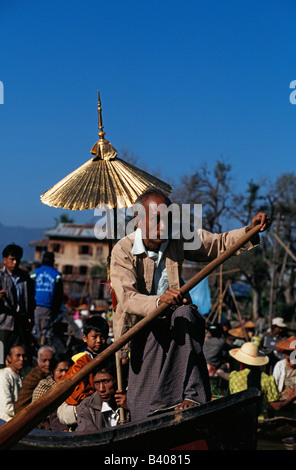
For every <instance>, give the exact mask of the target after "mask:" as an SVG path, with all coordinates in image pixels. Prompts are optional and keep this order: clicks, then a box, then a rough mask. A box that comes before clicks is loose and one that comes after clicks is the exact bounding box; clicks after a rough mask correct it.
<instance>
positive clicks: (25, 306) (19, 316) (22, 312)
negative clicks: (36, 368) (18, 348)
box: [0, 244, 35, 368]
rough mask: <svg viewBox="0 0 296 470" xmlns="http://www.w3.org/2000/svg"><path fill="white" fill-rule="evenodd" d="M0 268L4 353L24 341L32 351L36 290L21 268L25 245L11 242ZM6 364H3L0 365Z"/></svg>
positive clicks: (0, 328) (0, 337) (0, 331)
mask: <svg viewBox="0 0 296 470" xmlns="http://www.w3.org/2000/svg"><path fill="white" fill-rule="evenodd" d="M2 256H3V264H4V266H3V269H2V270H1V271H0V341H1V342H2V344H3V346H4V357H6V355H7V354H8V352H9V350H10V348H11V346H13V344H16V343H22V344H24V345H25V346H26V349H27V351H28V352H29V351H30V334H31V330H32V327H33V324H34V308H35V290H34V283H33V282H32V280H31V278H30V275H29V273H27V272H26V271H25V270H23V269H21V268H20V267H19V266H20V262H21V259H22V256H23V249H22V247H20V246H18V245H15V244H10V245H7V246H6V247H5V248H4V250H3V252H2ZM1 367H4V364H0V368H1Z"/></svg>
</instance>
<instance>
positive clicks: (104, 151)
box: [90, 90, 117, 160]
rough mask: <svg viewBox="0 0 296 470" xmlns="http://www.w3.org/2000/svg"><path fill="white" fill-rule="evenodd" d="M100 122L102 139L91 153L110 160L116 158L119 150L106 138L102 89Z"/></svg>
mask: <svg viewBox="0 0 296 470" xmlns="http://www.w3.org/2000/svg"><path fill="white" fill-rule="evenodd" d="M98 123H99V132H98V136H99V137H100V139H99V140H98V141H97V142H96V143H95V145H94V146H93V147H92V149H91V151H90V152H91V153H92V154H93V155H95V157H94V159H96V160H97V159H99V158H100V159H102V160H110V159H111V158H115V157H116V155H117V150H116V149H115V148H114V147H113V146H112V145H111V144H110V142H108V140H106V139H105V134H106V132H104V131H103V129H104V127H103V119H102V105H101V97H100V91H99V90H98Z"/></svg>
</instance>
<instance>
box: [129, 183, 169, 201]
mask: <svg viewBox="0 0 296 470" xmlns="http://www.w3.org/2000/svg"><path fill="white" fill-rule="evenodd" d="M150 196H161V197H163V198H164V200H165V201H166V203H167V205H168V206H170V205H171V203H172V202H171V200H170V198H169V197H168V195H167V194H166V193H165V192H164V191H162V190H161V189H159V188H156V187H155V186H149V188H147V189H146V190H145V191H144V192H143V193H142V194H141V195H140V196H139V197H138V198H137V200H136V201H135V204H145V202H146V201H147V199H148V198H149V197H150Z"/></svg>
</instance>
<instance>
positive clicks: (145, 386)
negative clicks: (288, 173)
mask: <svg viewBox="0 0 296 470" xmlns="http://www.w3.org/2000/svg"><path fill="white" fill-rule="evenodd" d="M138 204H142V206H143V207H144V209H145V211H144V212H141V211H140V212H139V213H136V214H135V231H134V232H133V233H132V234H129V235H127V236H126V237H124V238H123V239H121V240H119V241H118V242H117V243H116V244H115V246H114V248H113V251H112V255H111V265H110V279H111V285H112V288H113V289H114V292H115V294H116V300H117V305H116V308H115V309H114V310H113V312H112V324H111V323H110V318H109V317H108V314H106V312H105V313H103V314H102V312H100V313H99V312H96V311H95V310H92V309H91V307H90V306H89V305H82V306H80V309H79V310H76V309H74V310H73V309H72V308H71V307H69V305H67V302H66V299H65V296H64V293H63V279H62V276H61V274H60V273H59V272H58V271H57V270H56V269H55V268H54V257H53V254H52V253H45V254H44V257H43V262H42V265H41V266H40V267H39V268H37V269H34V271H33V272H31V273H28V272H26V271H25V270H23V269H21V268H20V262H21V258H22V249H21V248H20V247H18V246H16V245H13V244H11V245H9V246H7V247H5V249H4V250H3V253H2V254H3V269H2V270H1V271H0V307H1V309H0V341H1V344H3V346H4V356H3V358H4V360H3V365H2V370H0V419H1V420H3V421H7V420H9V419H11V418H12V417H13V416H15V415H17V413H19V412H20V411H21V410H23V409H24V407H26V406H27V405H28V404H30V403H31V402H34V401H35V400H37V399H39V398H40V397H41V396H42V395H43V394H44V393H46V392H47V391H48V390H50V389H52V387H54V386H55V384H56V383H59V382H60V381H63V380H65V379H67V378H71V377H72V376H73V375H74V374H75V373H76V372H77V371H79V370H80V369H81V368H82V367H83V366H85V365H86V364H88V363H89V362H90V361H91V360H92V359H93V358H95V357H97V355H98V354H100V353H101V352H102V351H103V350H104V349H105V348H107V347H108V345H109V344H111V342H112V341H113V340H115V341H116V340H117V339H118V338H119V337H120V336H121V335H122V334H124V333H125V332H126V331H128V330H129V329H130V328H132V327H133V326H134V325H135V324H136V323H138V322H139V321H140V320H141V319H142V318H144V317H146V316H147V315H148V314H149V313H150V312H152V311H153V310H154V309H157V308H158V307H159V306H161V305H162V304H165V310H163V313H162V315H159V316H158V317H157V318H154V320H153V321H152V322H151V324H148V325H147V326H146V327H145V328H143V329H142V330H141V331H139V332H138V333H137V335H135V336H134V337H133V338H132V339H131V340H130V341H129V342H128V343H127V344H125V345H124V347H122V348H121V349H120V362H121V366H122V375H123V386H122V388H119V387H118V385H117V374H116V364H115V362H116V361H115V357H113V356H110V357H108V359H106V360H105V361H103V362H102V363H101V364H100V365H99V366H98V368H97V369H95V370H93V371H92V372H91V373H90V374H88V375H87V377H84V379H83V380H82V381H81V382H80V383H79V384H77V385H76V387H75V389H74V390H72V392H71V394H70V395H69V397H68V398H67V399H66V400H65V401H64V402H63V403H62V404H60V405H59V406H58V407H57V409H56V410H55V411H54V412H53V413H51V414H50V416H48V417H46V419H45V420H44V421H43V422H42V423H40V424H39V426H40V427H42V428H43V429H51V430H62V431H72V430H75V431H77V432H82V433H83V432H90V431H94V430H100V429H103V428H105V427H108V426H115V425H117V424H119V423H120V422H122V417H121V416H122V414H121V412H122V411H123V414H124V420H125V421H136V420H141V419H145V418H146V417H148V416H152V415H154V414H155V413H160V412H164V411H166V410H172V409H175V410H179V409H186V408H189V407H192V406H198V405H201V404H204V403H206V402H208V401H210V400H211V399H212V398H213V383H214V382H213V381H215V380H217V378H219V379H220V378H221V380H223V381H225V383H226V384H227V385H226V387H225V393H236V392H238V391H241V390H245V389H246V388H248V387H250V386H256V387H257V388H258V389H259V390H260V391H261V392H262V397H263V398H262V406H261V407H260V412H259V411H258V416H263V417H267V416H269V415H270V413H271V412H277V411H279V410H280V411H282V410H284V409H285V410H287V411H289V412H291V413H292V415H293V416H295V399H296V386H295V380H296V365H295V363H294V361H293V360H291V357H292V353H293V351H294V350H295V345H296V343H295V342H294V339H295V340H296V338H295V337H293V336H289V335H288V334H287V331H288V330H287V325H285V324H284V323H283V320H282V319H278V318H276V319H274V320H273V324H272V331H270V332H266V334H265V333H264V334H262V333H261V330H262V329H261V330H260V334H259V335H257V334H255V325H254V324H253V323H252V322H250V321H249V322H245V321H244V322H241V323H240V324H239V325H234V324H233V323H231V322H230V321H229V320H228V319H225V318H224V317H222V318H221V321H220V322H219V323H217V322H215V323H213V324H211V323H210V322H209V319H208V318H207V317H206V316H205V315H201V314H200V312H199V311H198V306H196V305H193V304H192V302H191V299H190V296H189V295H188V293H187V294H183V293H182V291H181V286H182V284H183V280H182V278H181V272H182V263H183V261H184V259H188V260H190V261H200V262H206V263H208V262H210V261H212V260H214V259H216V258H217V257H218V256H219V255H220V254H221V253H223V251H225V250H227V249H228V248H229V247H231V246H232V245H233V244H234V243H235V242H237V241H238V240H240V238H241V237H243V236H244V235H245V234H247V232H248V231H250V230H252V229H253V228H254V227H255V226H256V225H259V226H260V230H261V231H264V230H266V229H267V228H268V227H269V226H270V221H269V218H268V217H267V215H266V214H264V213H259V214H257V215H256V216H255V217H254V218H253V219H252V221H251V224H250V225H249V226H248V227H242V228H240V229H236V230H231V231H229V232H225V233H222V234H212V233H210V232H207V231H205V230H201V231H200V233H199V236H200V246H199V247H198V248H196V247H195V248H194V249H190V248H186V249H185V248H184V240H183V239H182V238H173V237H171V236H170V230H169V231H168V236H167V237H166V238H165V239H163V237H162V236H161V234H162V233H164V230H163V226H162V224H163V223H164V222H163V221H164V220H165V221H166V223H167V224H169V223H170V222H169V220H170V219H169V217H167V210H168V207H169V206H170V200H169V199H168V197H167V196H166V195H164V194H163V193H162V192H160V191H158V190H156V189H155V188H153V189H152V190H148V191H147V192H145V193H144V194H143V195H142V196H140V198H139V200H138ZM162 211H163V212H162ZM148 212H149V214H150V213H151V212H152V214H153V213H154V215H155V217H154V219H152V221H151V219H150V218H149V217H148V216H147V214H148ZM162 216H164V217H162ZM145 225H146V230H145ZM166 228H167V227H166ZM259 243H260V237H259V235H258V234H256V235H253V236H250V238H249V240H248V241H247V242H246V243H245V245H244V246H241V248H240V249H239V250H238V252H237V254H238V255H239V254H240V252H242V251H245V250H250V249H254V248H255V247H256V246H257V245H258V244H259ZM78 312H79V313H78ZM108 320H109V321H108ZM111 328H112V330H111ZM262 368H265V370H264V371H263V370H262Z"/></svg>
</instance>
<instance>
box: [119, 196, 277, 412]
mask: <svg viewBox="0 0 296 470" xmlns="http://www.w3.org/2000/svg"><path fill="white" fill-rule="evenodd" d="M170 206H171V201H170V199H169V198H168V197H167V195H166V194H164V193H163V192H162V191H159V190H158V189H156V188H149V189H148V190H147V191H146V192H144V193H143V194H142V195H141V196H140V197H139V198H138V200H137V201H136V208H137V209H139V210H138V212H137V213H136V214H135V219H134V222H135V228H136V230H135V231H133V233H130V234H128V235H126V236H125V237H124V238H122V239H121V240H119V241H118V242H117V243H116V245H115V246H114V248H113V250H112V254H111V266H110V276H111V284H112V287H113V289H114V291H115V294H116V296H117V299H118V304H117V306H116V310H115V311H114V312H113V330H114V338H115V340H116V339H118V338H119V337H120V336H121V335H122V334H123V333H125V332H126V331H127V330H128V329H129V328H131V327H132V326H133V325H135V324H136V323H137V322H138V321H140V320H141V318H143V317H145V316H147V315H148V314H149V313H150V312H152V311H153V310H155V308H156V307H157V306H158V305H161V304H163V303H165V304H167V306H168V308H167V309H166V311H165V314H164V315H162V316H161V317H158V318H156V319H154V320H153V321H152V322H151V324H150V325H148V327H146V328H144V329H143V330H142V331H140V332H138V333H137V335H135V336H134V337H133V338H132V340H131V341H130V344H129V345H128V346H129V349H127V348H122V350H121V357H122V359H129V374H128V389H127V405H128V408H129V411H130V413H131V420H132V421H134V420H139V419H145V418H146V417H147V416H150V415H152V414H153V413H155V412H162V411H165V410H168V409H172V410H173V409H183V408H187V407H191V406H195V405H197V404H202V403H205V402H207V401H209V400H211V390H210V383H209V377H208V371H207V366H206V362H205V358H204V355H203V351H202V347H203V342H204V336H205V321H204V318H203V316H202V315H201V314H200V313H199V312H198V308H197V307H196V306H195V305H192V303H191V299H190V296H188V295H186V296H183V294H182V292H181V291H180V286H181V285H182V284H183V281H182V279H181V270H182V264H183V261H184V259H187V260H190V261H199V262H209V261H212V260H214V259H215V258H217V257H218V256H219V255H220V254H221V253H222V252H223V251H225V250H226V249H227V248H229V247H230V246H232V245H233V244H234V243H235V242H237V241H238V240H239V239H240V238H241V237H242V236H243V235H245V233H246V231H248V230H250V229H251V228H252V227H253V226H255V225H257V224H260V226H261V230H265V229H266V228H267V227H268V226H269V224H270V221H269V219H268V218H267V216H266V214H263V213H259V214H258V215H257V216H256V217H254V218H253V220H252V224H251V225H250V226H248V227H243V228H241V229H238V230H232V231H229V232H226V233H221V234H213V233H210V232H207V231H205V230H202V229H197V230H195V231H194V232H193V235H192V239H191V240H190V239H189V237H188V238H187V240H186V239H185V236H184V234H182V236H179V237H176V236H172V217H171V216H172V211H170ZM188 240H189V242H188ZM258 243H259V235H258V236H254V239H253V240H252V241H250V242H248V243H247V244H246V245H245V246H244V247H243V248H242V249H241V250H239V251H242V250H243V249H244V250H247V249H251V248H253V246H254V245H256V244H258Z"/></svg>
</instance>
